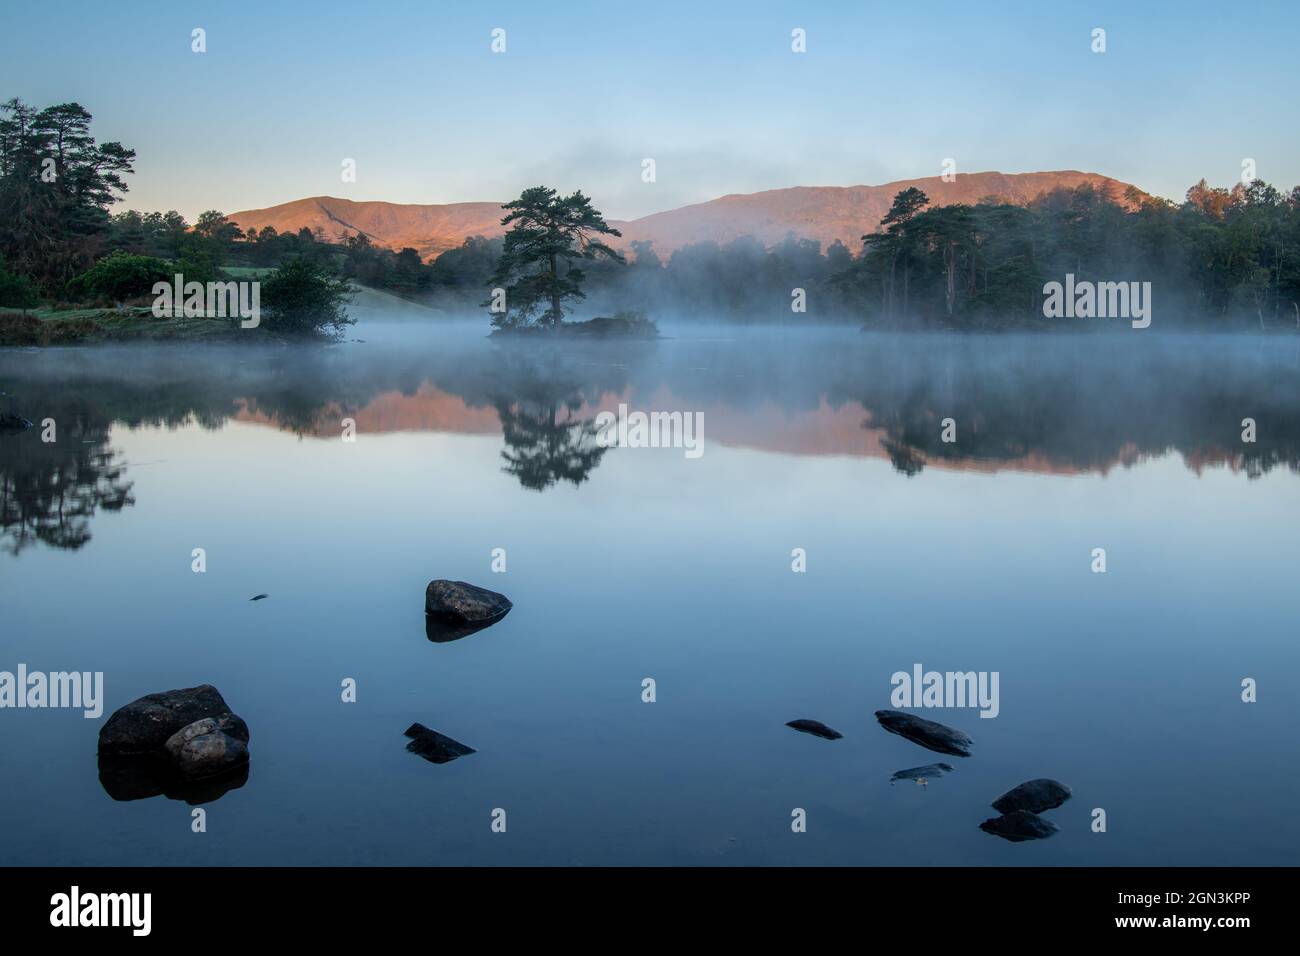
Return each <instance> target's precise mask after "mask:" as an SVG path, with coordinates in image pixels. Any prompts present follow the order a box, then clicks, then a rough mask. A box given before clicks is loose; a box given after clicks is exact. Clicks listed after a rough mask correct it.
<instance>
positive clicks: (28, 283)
mask: <svg viewBox="0 0 1300 956" xmlns="http://www.w3.org/2000/svg"><path fill="white" fill-rule="evenodd" d="M39 304H40V296H38V295H37V294H36V286H35V285H33V284H32V280H31V279H28V278H27V277H26V276H20V275H15V274H14V273H12V272H10V271H9V270H8V269H6V268H5V266H4V263H3V262H0V307H7V308H11V309H30V308H32V307H33V306H36V305H39Z"/></svg>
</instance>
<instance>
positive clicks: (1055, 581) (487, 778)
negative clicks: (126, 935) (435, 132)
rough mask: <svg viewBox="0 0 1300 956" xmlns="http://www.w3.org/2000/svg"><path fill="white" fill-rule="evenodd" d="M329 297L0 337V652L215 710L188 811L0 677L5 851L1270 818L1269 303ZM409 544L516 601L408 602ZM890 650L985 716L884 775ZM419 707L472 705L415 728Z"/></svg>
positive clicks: (347, 845)
mask: <svg viewBox="0 0 1300 956" xmlns="http://www.w3.org/2000/svg"><path fill="white" fill-rule="evenodd" d="M361 318H362V321H361V322H360V323H359V324H358V325H357V326H355V327H353V328H352V329H351V330H349V332H348V334H347V336H346V340H345V341H343V342H340V343H337V344H332V345H309V346H256V347H249V346H242V347H241V346H234V345H232V346H212V345H204V346H202V347H190V348H185V347H148V346H140V345H131V346H106V347H96V348H77V349H46V350H40V351H37V350H12V349H11V350H0V393H4V394H2V395H0V411H4V412H13V413H17V414H20V415H23V416H24V417H26V418H27V419H30V420H31V421H32V422H34V423H36V425H37V427H36V428H33V429H30V430H28V431H26V432H23V433H18V434H0V519H2V521H3V526H2V527H0V604H2V605H3V607H4V608H5V613H4V619H3V625H2V627H0V670H13V669H14V667H15V666H16V665H17V664H18V663H19V662H22V663H25V664H26V665H27V666H28V667H29V668H31V669H34V670H36V669H39V670H46V671H52V670H70V669H76V670H82V671H87V670H88V671H103V672H104V675H105V678H104V679H105V695H106V702H105V715H107V714H108V713H111V712H112V710H113V709H115V708H117V707H119V706H121V705H122V704H124V703H126V702H128V701H129V700H132V699H134V698H135V697H137V696H139V695H141V694H145V693H150V692H154V691H159V690H164V689H168V688H173V687H183V686H191V685H194V684H197V683H201V682H210V683H213V684H215V685H216V686H217V687H218V688H220V690H221V691H222V693H223V694H224V696H225V697H226V700H227V701H228V702H229V703H230V705H231V707H232V708H233V709H234V710H235V711H236V712H237V713H238V714H240V715H241V716H242V717H243V718H244V719H245V720H246V721H247V722H248V725H249V728H250V730H251V741H250V752H251V755H252V759H251V764H250V772H249V775H248V778H247V780H246V781H241V785H239V786H237V787H234V788H233V789H230V790H228V791H227V792H225V793H219V794H216V795H215V796H214V795H213V794H194V793H189V794H185V793H182V794H175V796H180V797H182V798H183V799H185V798H187V799H191V800H194V801H199V800H207V801H209V802H207V803H205V804H204V805H205V806H207V807H208V812H209V830H210V831H212V830H216V829H218V828H219V829H220V830H221V831H222V834H223V835H222V838H221V839H220V840H215V839H208V840H205V839H203V838H202V837H198V836H195V835H193V834H191V833H190V830H189V815H188V814H189V808H188V807H187V806H186V805H185V803H183V802H177V800H174V799H168V797H166V796H157V797H153V798H150V799H138V800H120V799H114V793H113V792H112V787H111V786H110V785H109V784H106V783H104V782H101V777H100V772H99V768H98V767H97V763H96V756H95V737H96V733H97V731H98V727H99V725H100V723H101V721H97V720H86V719H83V718H82V716H81V714H80V712H73V711H55V710H44V711H41V710H21V711H11V712H8V713H6V714H5V715H4V719H5V721H6V732H5V733H4V734H3V735H0V766H3V767H5V768H7V769H8V772H7V773H5V774H3V775H0V818H3V819H5V820H6V821H7V824H6V838H5V840H4V843H3V847H2V848H0V863H51V864H73V863H92V864H93V863H127V864H130V863H160V864H168V863H182V862H185V863H221V864H225V863H330V862H335V863H379V864H383V863H412V864H415V863H419V864H425V863H559V864H567V863H574V864H582V863H589V864H598V863H711V862H712V863H756V864H783V863H792V864H804V863H864V864H886V865H923V864H944V863H949V864H957V863H989V864H1067V863H1074V864H1080V863H1082V864H1103V863H1116V864H1143V863H1150V862H1151V861H1153V860H1159V861H1160V862H1161V863H1163V864H1228V863H1242V864H1283V863H1290V864H1294V863H1296V862H1297V859H1296V857H1297V851H1296V850H1295V847H1297V846H1300V824H1297V823H1296V818H1295V815H1294V813H1293V807H1294V806H1295V804H1296V802H1297V799H1298V798H1300V772H1298V771H1297V770H1296V769H1295V767H1294V760H1293V759H1292V755H1293V753H1294V749H1295V748H1294V728H1295V726H1296V725H1297V718H1300V702H1297V697H1296V695H1295V694H1294V693H1293V692H1292V690H1293V688H1294V687H1295V684H1296V679H1297V678H1298V677H1300V651H1297V649H1296V647H1297V645H1296V642H1295V641H1294V640H1293V637H1292V633H1293V630H1294V622H1295V620H1296V619H1297V611H1300V597H1297V591H1296V588H1295V587H1294V576H1295V575H1294V569H1295V567H1296V559H1297V557H1298V556H1300V555H1298V552H1300V543H1297V537H1296V534H1295V529H1296V522H1295V517H1296V515H1297V506H1298V505H1300V475H1298V471H1300V390H1298V389H1297V384H1298V382H1300V343H1298V342H1297V340H1296V339H1294V338H1291V337H1284V336H1269V337H1264V336H1260V337H1254V336H1235V337H1220V336H1193V335H1177V336H1175V335H1155V334H1146V333H1141V332H1133V331H1129V330H1127V329H1125V330H1122V331H1118V332H1115V333H1113V334H1090V335H1063V334H1052V335H1038V336H1010V335H1003V336H981V335H944V334H934V335H919V334H918V335H902V334H899V335H885V334H874V333H862V332H859V331H857V330H855V329H851V328H846V327H842V326H841V327H824V328H795V327H793V326H763V327H750V326H738V325H734V324H732V325H729V324H709V323H699V322H673V321H667V322H664V321H661V329H662V331H663V333H664V336H665V337H664V338H662V339H660V340H659V341H654V342H581V343H577V342H570V343H556V344H540V345H539V344H537V343H528V342H501V341H497V340H490V339H488V338H487V337H486V331H487V322H486V320H485V319H483V318H482V317H478V318H475V319H473V320H472V321H471V320H468V319H467V320H464V321H445V322H437V323H434V322H430V321H428V320H427V318H424V317H422V316H421V315H419V313H418V312H416V311H413V310H403V311H402V312H400V313H398V312H393V313H388V312H382V313H381V312H375V311H372V310H369V309H363V310H361ZM620 406H626V407H627V411H644V412H654V411H663V412H682V413H687V414H692V413H700V414H701V415H702V423H703V433H702V437H703V444H702V448H703V454H702V455H701V456H700V457H699V458H696V459H692V458H688V457H687V456H686V455H685V454H684V452H683V449H682V448H680V447H676V448H674V447H667V448H634V447H614V448H606V447H602V446H601V445H600V443H599V442H598V441H597V436H596V433H595V422H596V419H597V416H598V415H600V413H601V412H606V411H613V412H616V413H617V412H618V410H619V407H620ZM46 418H52V419H53V420H54V421H55V423H56V425H57V437H58V440H57V441H56V442H52V443H50V442H43V441H42V440H41V431H42V428H41V425H42V423H43V420H44V419H46ZM1246 418H1251V419H1253V420H1254V422H1255V428H1256V440H1255V441H1254V442H1243V440H1242V431H1243V425H1242V420H1243V419H1246ZM344 419H350V420H352V421H353V422H355V429H356V441H355V442H347V441H344V440H343V437H342V436H343V433H344V427H345V425H344ZM945 419H952V422H953V428H954V429H955V438H956V440H955V441H953V442H945V441H943V440H942V438H943V431H944V420H945ZM199 547H201V548H204V549H205V550H206V553H207V572H206V573H205V574H194V573H192V571H191V551H192V549H194V548H199ZM494 548H504V549H505V550H506V553H507V555H508V569H507V571H506V572H505V573H504V574H495V573H493V572H492V570H491V567H490V562H491V552H492V550H493V549H494ZM796 548H800V549H803V550H804V552H805V553H806V555H807V571H806V572H805V573H792V570H791V561H792V550H793V549H796ZM1095 548H1105V549H1106V555H1107V571H1106V573H1105V574H1094V573H1092V571H1091V569H1090V565H1091V564H1092V562H1093V557H1092V552H1093V549H1095ZM433 578H451V579H457V580H466V581H470V582H473V583H476V584H480V585H482V586H485V587H490V588H493V589H495V590H499V591H502V592H504V593H505V594H507V595H508V596H509V597H510V598H511V600H512V601H513V602H514V604H515V607H514V610H513V611H512V612H511V613H510V615H509V616H508V617H506V618H505V619H504V620H503V621H501V622H500V623H498V624H496V625H494V626H492V627H490V628H488V629H486V630H484V631H481V632H479V633H476V634H473V635H471V636H469V637H466V638H464V639H462V640H458V641H454V642H450V643H433V642H431V641H430V640H428V639H427V637H426V634H425V630H424V620H423V603H422V601H423V589H424V586H425V585H426V584H427V583H428V581H429V580H431V579H433ZM259 593H266V594H268V595H269V597H268V598H267V599H266V600H263V601H259V602H256V603H250V602H249V598H250V597H252V596H253V595H255V594H259ZM916 663H920V664H922V665H923V666H924V667H925V668H926V669H934V670H939V671H950V670H951V671H990V672H991V671H997V672H999V673H1000V678H1001V679H1000V695H1001V700H1000V709H999V712H998V716H997V717H996V718H993V719H981V718H980V717H979V716H978V711H977V710H975V709H955V708H950V709H945V710H927V711H918V713H919V714H920V715H921V716H925V717H929V718H931V719H935V720H939V721H941V722H943V723H945V724H948V725H950V726H953V727H955V728H958V729H960V730H963V731H965V732H966V733H968V734H969V735H970V736H971V737H972V738H973V739H974V740H975V748H974V754H973V756H971V757H970V758H964V759H963V758H950V757H943V758H941V759H944V760H946V761H948V762H949V763H950V764H952V765H953V767H954V769H953V771H952V772H951V773H947V774H946V775H944V776H943V777H942V778H941V779H932V780H930V781H929V782H928V785H926V786H919V785H918V784H917V783H916V782H915V781H914V780H911V779H905V778H904V779H899V780H893V781H891V777H892V776H893V775H894V774H895V773H896V772H898V771H902V770H906V769H908V768H915V767H918V766H920V765H924V764H930V763H933V762H934V761H935V760H936V759H940V758H938V755H936V754H933V753H931V752H929V751H926V750H923V749H921V748H920V747H918V746H916V745H915V744H913V743H911V742H909V741H908V740H905V739H903V738H901V737H898V736H894V735H891V734H887V733H885V732H884V731H883V730H882V729H881V728H880V727H879V726H877V724H876V722H875V720H874V718H873V717H872V713H873V711H875V710H877V709H879V708H882V707H889V706H890V700H889V696H890V690H891V685H890V677H891V675H892V674H893V673H894V672H896V671H900V670H903V671H910V670H911V669H912V667H913V665H914V664H916ZM345 677H352V678H355V679H356V681H357V686H358V695H357V697H358V699H357V702H356V703H355V704H344V703H341V702H340V699H339V688H340V682H341V681H342V680H343V679H344V678H345ZM647 677H651V678H654V680H655V681H656V685H657V700H656V701H655V702H654V703H653V704H647V703H644V702H643V701H642V699H641V689H642V680H643V679H644V678H647ZM1246 677H1254V678H1256V679H1257V680H1258V681H1259V702H1258V703H1256V704H1250V705H1247V704H1244V703H1242V701H1241V699H1240V693H1241V681H1242V679H1243V678H1246ZM795 718H812V719H816V720H820V721H824V722H825V723H827V724H829V725H830V726H831V727H833V728H835V729H837V730H839V731H840V732H842V733H843V734H844V737H843V739H840V740H834V741H826V740H821V739H817V738H815V737H810V736H808V735H804V734H799V733H796V732H794V731H792V730H790V729H789V728H787V727H785V726H784V724H785V722H786V721H789V720H793V719H795ZM417 721H418V722H420V723H422V724H424V725H426V726H428V727H431V728H434V729H436V730H438V731H441V732H443V733H445V734H448V735H450V736H452V737H454V738H455V739H457V740H459V741H462V742H464V743H466V744H468V745H470V746H472V747H473V748H475V750H476V751H477V752H476V753H474V754H471V755H468V756H465V757H462V758H461V759H458V760H455V761H454V762H451V763H448V764H444V765H438V766H435V765H432V764H429V763H427V762H426V761H423V760H420V759H419V758H418V757H416V756H414V755H412V754H410V753H408V752H406V750H405V749H404V744H405V740H404V738H403V736H402V732H403V730H404V729H405V728H406V727H408V726H409V725H410V724H411V723H413V722H417ZM1034 777H1053V778H1056V779H1058V780H1061V781H1064V782H1066V783H1068V784H1069V785H1070V786H1071V787H1072V788H1073V790H1074V798H1073V799H1072V800H1071V801H1069V802H1068V803H1066V804H1065V805H1064V806H1063V807H1061V808H1059V809H1057V810H1053V811H1051V812H1050V816H1051V817H1052V818H1053V819H1054V820H1055V822H1056V823H1057V824H1058V825H1059V826H1060V827H1061V832H1060V833H1059V834H1057V835H1056V836H1054V837H1053V838H1052V839H1050V840H1044V841H1038V842H1034V843H1026V844H1012V843H1008V842H1005V841H1003V840H1000V839H998V838H996V837H994V836H991V835H989V834H986V833H983V832H981V831H980V830H979V829H978V824H979V823H980V822H981V821H982V820H984V819H987V818H988V817H991V816H994V815H995V813H994V812H993V811H992V810H991V809H990V807H989V803H990V801H991V800H993V798H995V797H996V796H997V795H998V794H1000V793H1002V792H1003V791H1005V790H1007V789H1009V788H1010V787H1012V786H1014V785H1015V784H1017V783H1020V782H1021V781H1023V780H1028V779H1030V778H1034ZM117 795H118V796H120V795H121V794H120V793H118V794H117ZM498 807H501V808H505V809H506V810H507V811H508V813H509V821H510V823H509V831H508V834H507V835H506V836H504V837H502V836H500V835H494V834H492V833H491V831H490V830H489V828H488V825H487V824H488V822H489V814H490V812H491V811H492V810H493V809H494V808H498ZM796 807H800V808H804V809H806V810H807V812H808V821H809V822H808V832H807V833H805V834H800V835H797V836H796V835H794V834H792V833H791V831H790V819H791V817H790V814H791V810H792V808H796ZM1096 807H1101V808H1104V809H1105V810H1106V812H1107V816H1108V820H1109V828H1108V832H1107V833H1105V834H1097V833H1092V832H1091V831H1090V829H1089V825H1090V823H1091V816H1090V814H1091V811H1092V810H1093V808H1096Z"/></svg>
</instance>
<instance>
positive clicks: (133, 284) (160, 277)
mask: <svg viewBox="0 0 1300 956" xmlns="http://www.w3.org/2000/svg"><path fill="white" fill-rule="evenodd" d="M171 279H172V268H171V266H169V265H168V264H167V263H166V262H164V261H163V260H162V259H155V258H153V257H152V256H137V255H133V254H132V253H129V252H120V251H119V252H114V253H111V254H110V255H107V256H105V257H104V258H103V259H100V260H99V261H98V262H96V263H95V264H94V266H92V267H91V268H90V269H89V270H87V271H86V272H83V273H82V274H81V275H79V276H77V277H76V278H75V279H73V280H72V281H71V282H69V283H68V292H69V294H71V295H72V296H74V297H77V298H81V299H98V298H106V299H110V300H111V301H113V302H125V301H126V300H127V299H134V298H137V297H139V296H145V295H151V294H152V293H153V286H154V283H155V282H170V281H171Z"/></svg>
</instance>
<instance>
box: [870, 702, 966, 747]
mask: <svg viewBox="0 0 1300 956" xmlns="http://www.w3.org/2000/svg"><path fill="white" fill-rule="evenodd" d="M876 720H878V721H880V726H882V727H884V728H885V729H886V730H888V731H889V732H890V733H891V734H898V736H900V737H906V738H907V739H908V740H910V741H912V743H914V744H919V745H920V746H922V747H924V748H925V749H926V750H933V751H935V752H936V753H941V754H952V755H953V756H954V757H969V756H970V749H971V747H973V746H974V741H972V740H971V739H970V737H968V736H966V734H964V733H962V732H961V731H960V730H954V729H953V728H952V727H945V726H944V725H943V724H939V723H935V722H934V721H933V720H926V719H925V718H924V717H916V716H913V715H912V714H905V713H903V712H902V711H901V710H878V711H876Z"/></svg>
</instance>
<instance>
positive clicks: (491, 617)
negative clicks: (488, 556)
mask: <svg viewBox="0 0 1300 956" xmlns="http://www.w3.org/2000/svg"><path fill="white" fill-rule="evenodd" d="M512 607H514V605H513V604H511V603H510V599H509V598H508V597H506V596H505V595H504V594H498V593H497V592H496V591H489V590H488V589H487V588H480V587H477V586H475V585H473V584H466V583H465V582H464V581H444V580H441V579H439V580H437V581H430V582H429V586H428V587H427V588H425V590H424V613H426V614H428V615H430V616H432V617H436V618H441V619H443V620H445V621H448V622H452V623H455V624H474V625H479V626H484V627H485V626H487V625H488V624H494V623H496V622H497V621H499V620H501V618H503V617H505V616H506V614H508V613H509V611H510V609H511V608H512Z"/></svg>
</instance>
